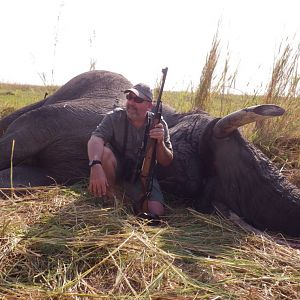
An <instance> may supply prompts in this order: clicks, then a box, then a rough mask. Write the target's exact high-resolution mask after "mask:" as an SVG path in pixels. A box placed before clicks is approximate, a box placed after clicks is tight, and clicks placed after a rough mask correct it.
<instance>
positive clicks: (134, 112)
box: [126, 106, 140, 120]
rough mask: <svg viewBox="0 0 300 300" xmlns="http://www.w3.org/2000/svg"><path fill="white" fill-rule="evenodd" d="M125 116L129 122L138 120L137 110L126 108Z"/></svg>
mask: <svg viewBox="0 0 300 300" xmlns="http://www.w3.org/2000/svg"><path fill="white" fill-rule="evenodd" d="M126 114H127V117H128V118H129V119H130V120H138V119H140V116H139V115H138V113H137V110H136V109H135V108H133V107H128V106H126Z"/></svg>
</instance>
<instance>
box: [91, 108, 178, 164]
mask: <svg viewBox="0 0 300 300" xmlns="http://www.w3.org/2000/svg"><path fill="white" fill-rule="evenodd" d="M148 114H149V116H150V117H153V113H151V112H149V113H148ZM161 123H162V124H163V126H164V132H165V136H164V142H165V145H166V147H167V148H168V149H170V150H171V151H173V149H172V145H171V141H170V134H169V129H168V125H167V123H166V122H165V121H164V119H163V118H162V119H161ZM126 126H127V139H126V141H125V136H126ZM146 127H147V122H145V125H144V126H142V127H140V128H136V127H134V126H133V125H132V124H131V122H130V121H129V120H128V119H127V114H126V111H125V110H123V109H120V108H118V109H115V110H113V111H111V112H109V113H107V114H106V115H105V117H104V118H103V120H102V122H101V123H100V124H99V125H98V126H97V128H96V130H95V131H94V132H93V133H92V135H95V136H97V137H101V138H102V139H103V140H104V142H105V143H109V144H110V145H111V147H112V148H113V149H112V150H113V151H114V152H116V153H117V154H118V155H121V157H122V156H124V157H126V158H132V159H136V157H137V155H138V153H139V149H141V147H142V146H143V142H144V133H145V130H146Z"/></svg>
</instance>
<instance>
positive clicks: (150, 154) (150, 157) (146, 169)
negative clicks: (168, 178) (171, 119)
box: [136, 68, 168, 213]
mask: <svg viewBox="0 0 300 300" xmlns="http://www.w3.org/2000/svg"><path fill="white" fill-rule="evenodd" d="M167 72H168V68H165V69H162V73H163V75H162V79H161V83H160V89H159V94H158V97H157V101H156V106H155V109H154V111H153V113H154V117H153V119H152V121H151V123H150V126H149V127H148V130H147V132H145V135H146V136H148V139H147V144H146V150H145V155H144V158H143V163H142V167H141V171H140V180H141V183H142V188H143V196H142V197H141V199H140V200H139V202H138V204H137V208H136V210H137V213H147V212H148V199H149V197H150V195H151V190H152V183H153V177H154V169H155V166H156V142H157V141H156V139H152V138H150V137H149V131H150V130H151V129H152V128H154V127H155V125H157V124H158V123H160V120H161V113H162V101H161V97H162V93H163V90H164V85H165V81H166V77H167Z"/></svg>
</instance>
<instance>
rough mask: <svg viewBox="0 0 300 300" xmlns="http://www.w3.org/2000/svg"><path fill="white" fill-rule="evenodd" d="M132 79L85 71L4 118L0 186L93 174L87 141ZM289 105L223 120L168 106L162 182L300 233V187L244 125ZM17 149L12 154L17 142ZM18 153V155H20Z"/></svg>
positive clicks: (200, 203)
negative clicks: (168, 156) (168, 154)
mask: <svg viewBox="0 0 300 300" xmlns="http://www.w3.org/2000/svg"><path fill="white" fill-rule="evenodd" d="M131 86H132V85H131V83H130V82H129V81H128V80H127V79H126V78H125V77H123V76H122V75H120V74H116V73H112V72H107V71H92V72H87V73H84V74H81V75H79V76H77V77H75V78H73V79H72V80H70V81H69V82H68V83H66V84H65V85H64V86H62V87H61V88H60V89H59V90H57V92H55V93H54V94H53V95H51V96H49V97H48V98H46V99H44V100H41V101H40V102H38V103H35V104H33V105H30V106H27V107H25V108H23V109H21V110H19V111H16V112H14V113H12V114H11V115H9V116H7V117H5V118H3V119H2V120H1V121H0V131H1V133H2V137H1V138H0V153H1V157H0V170H1V171H0V187H2V188H4V187H10V174H11V170H10V163H11V161H12V162H13V165H14V168H13V170H12V171H13V178H14V186H15V187H16V186H36V185H48V184H53V182H55V183H58V184H72V183H74V182H77V181H79V180H82V179H83V178H87V177H88V176H89V168H88V157H87V146H86V145H87V141H88V139H89V137H90V134H91V132H92V131H93V130H94V129H95V127H96V126H97V125H98V123H99V122H100V121H101V119H102V118H103V116H104V114H105V113H106V112H108V111H110V110H111V109H113V108H114V107H116V106H119V105H121V104H122V100H124V94H123V91H124V90H125V89H127V88H129V87H131ZM283 112H284V111H283V109H281V108H280V107H278V106H274V105H262V106H259V107H252V108H249V109H243V110H241V111H238V112H235V113H233V114H231V115H229V116H226V117H224V118H222V119H221V120H219V119H216V118H213V117H211V116H209V115H208V114H206V113H204V112H203V113H202V112H197V113H196V112H191V113H185V114H180V113H176V112H175V111H174V110H173V109H172V108H169V107H164V111H163V115H164V118H165V120H166V121H167V123H168V125H169V127H170V135H171V140H172V144H173V147H174V161H173V162H172V164H171V165H170V166H169V167H167V168H158V169H157V172H158V177H159V181H160V183H161V186H162V188H163V190H164V191H166V192H167V193H173V194H175V195H176V196H179V197H182V198H184V199H189V201H190V204H189V205H193V206H194V207H195V208H196V209H198V210H200V211H203V212H208V213H209V212H212V211H213V208H214V206H215V205H217V204H218V203H221V204H222V205H223V206H225V207H227V208H228V209H230V210H231V211H233V212H235V213H236V214H237V215H239V216H240V217H241V218H242V219H244V220H245V221H246V222H248V223H249V224H251V225H253V226H254V227H256V228H258V229H261V230H265V229H268V230H272V231H277V232H282V233H286V234H288V235H292V236H299V235H300V191H299V189H297V188H296V187H295V186H293V185H292V184H290V183H289V182H288V181H287V180H286V179H285V178H284V177H283V176H282V175H281V174H280V172H279V171H278V170H277V169H276V167H275V166H274V165H272V164H271V162H270V161H269V160H268V159H267V158H266V156H264V155H263V154H262V153H261V152H260V151H259V150H258V149H256V148H255V147H254V146H252V145H251V144H249V143H248V142H247V141H246V140H245V139H244V138H243V137H242V136H241V135H240V133H239V131H238V127H239V126H242V125H244V124H246V123H249V122H253V121H256V120H258V119H263V118H266V117H272V116H279V115H281V114H283ZM13 141H14V149H13V153H12V144H13ZM12 157H13V158H12Z"/></svg>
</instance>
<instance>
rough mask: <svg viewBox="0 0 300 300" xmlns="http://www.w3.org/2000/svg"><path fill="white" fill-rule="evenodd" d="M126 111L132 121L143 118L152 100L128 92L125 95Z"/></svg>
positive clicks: (150, 106)
mask: <svg viewBox="0 0 300 300" xmlns="http://www.w3.org/2000/svg"><path fill="white" fill-rule="evenodd" d="M126 98H127V101H126V113H127V117H128V118H129V119H130V120H132V121H142V120H145V117H146V115H147V111H149V110H151V108H152V102H150V101H146V100H143V99H141V98H138V97H137V96H136V95H135V94H134V93H132V92H129V94H127V95H126Z"/></svg>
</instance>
